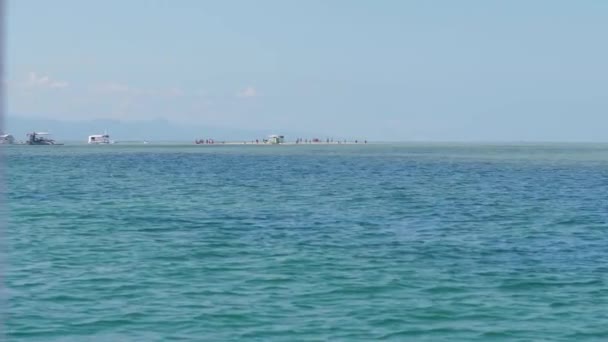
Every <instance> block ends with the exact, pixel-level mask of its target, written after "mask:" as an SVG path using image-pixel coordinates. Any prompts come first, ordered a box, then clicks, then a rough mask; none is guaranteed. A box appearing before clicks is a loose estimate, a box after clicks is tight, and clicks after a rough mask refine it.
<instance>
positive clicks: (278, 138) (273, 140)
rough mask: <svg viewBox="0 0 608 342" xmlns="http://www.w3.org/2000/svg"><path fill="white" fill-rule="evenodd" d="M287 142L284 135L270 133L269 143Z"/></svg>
mask: <svg viewBox="0 0 608 342" xmlns="http://www.w3.org/2000/svg"><path fill="white" fill-rule="evenodd" d="M284 142H285V137H284V136H282V135H276V134H273V135H269V136H268V143H269V144H282V143H284Z"/></svg>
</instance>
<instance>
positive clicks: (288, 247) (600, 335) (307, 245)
mask: <svg viewBox="0 0 608 342" xmlns="http://www.w3.org/2000/svg"><path fill="white" fill-rule="evenodd" d="M4 152H5V161H6V163H7V164H8V167H7V170H6V173H7V175H6V179H7V187H8V196H7V201H8V204H9V208H10V222H9V225H8V229H7V231H6V232H5V233H6V234H5V235H6V236H7V239H8V243H9V244H8V260H7V261H6V265H5V266H4V269H5V272H6V277H5V279H4V282H5V284H6V287H7V288H8V289H7V293H8V299H7V300H6V302H7V306H8V317H7V321H6V323H5V324H4V328H5V330H6V335H7V337H8V339H9V340H10V341H371V340H386V341H606V340H608V286H607V281H608V145H510V146H500V145H485V146H483V145H464V144H463V145H441V144H435V145H424V144H403V145H371V144H370V145H365V146H363V145H356V146H355V145H350V146H347V145H342V146H194V145H193V146H153V145H146V146H120V145H115V146H55V147H47V146H33V147H26V146H13V147H7V148H5V149H4Z"/></svg>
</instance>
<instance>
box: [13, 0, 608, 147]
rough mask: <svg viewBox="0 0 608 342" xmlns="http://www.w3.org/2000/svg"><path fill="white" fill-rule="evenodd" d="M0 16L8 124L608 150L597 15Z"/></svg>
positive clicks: (485, 4)
mask: <svg viewBox="0 0 608 342" xmlns="http://www.w3.org/2000/svg"><path fill="white" fill-rule="evenodd" d="M7 14H8V25H7V63H8V65H7V68H6V71H7V75H6V77H7V82H8V83H7V84H8V87H7V88H8V93H7V100H8V112H9V115H11V116H21V117H26V116H29V117H41V118H53V119H60V120H92V119H121V120H147V119H168V120H169V121H170V122H174V123H176V124H182V125H202V126H205V125H207V126H223V127H233V128H235V129H256V130H260V129H261V130H263V129H268V130H269V132H278V131H289V130H293V129H294V128H297V129H298V130H299V131H310V132H319V133H323V134H328V135H335V136H357V137H367V138H370V139H383V140H444V141H448V140H471V141H475V140H486V141H487V140H511V141H513V140H530V141H532V140H551V141H572V140H579V141H606V140H608V135H607V134H606V132H607V127H608V62H607V61H608V46H607V45H606V43H605V41H606V35H607V34H608V20H606V18H608V2H606V1H601V0H596V1H592V0H588V1H559V0H554V1H548V0H546V1H543V0H537V1H518V0H511V1H506V0H505V1H498V0H497V1H481V0H479V1H467V0H463V1H447V0H446V1H439V0H437V1H422V0H420V1H404V0H380V1H369V0H365V1H363V0H331V1H328V0H305V1H304V0H299V1H295V0H258V1H245V0H242V1H235V0H226V1H202V0H191V1H188V0H179V1H174V0H171V1H169V0H166V1H153V0H129V1H122V0H105V1H77V0H71V1H69V0H54V1H38V0H18V1H17V0H13V1H9V6H8V8H7ZM9 128H10V120H9ZM177 133H178V132H176V134H177Z"/></svg>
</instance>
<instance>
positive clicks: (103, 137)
mask: <svg viewBox="0 0 608 342" xmlns="http://www.w3.org/2000/svg"><path fill="white" fill-rule="evenodd" d="M88 143H89V144H92V145H106V144H113V143H114V141H113V140H110V135H109V134H108V133H104V134H94V135H89V140H88Z"/></svg>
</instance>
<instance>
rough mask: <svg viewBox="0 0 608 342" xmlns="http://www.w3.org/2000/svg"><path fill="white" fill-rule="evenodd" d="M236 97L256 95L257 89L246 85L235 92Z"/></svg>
mask: <svg viewBox="0 0 608 342" xmlns="http://www.w3.org/2000/svg"><path fill="white" fill-rule="evenodd" d="M237 96H238V97H256V96H258V91H257V90H256V89H255V88H254V87H251V86H249V87H247V88H245V89H243V90H241V91H239V92H238V94H237Z"/></svg>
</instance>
